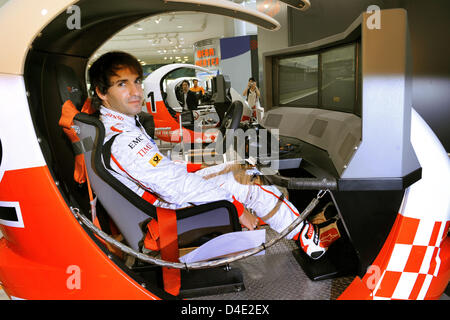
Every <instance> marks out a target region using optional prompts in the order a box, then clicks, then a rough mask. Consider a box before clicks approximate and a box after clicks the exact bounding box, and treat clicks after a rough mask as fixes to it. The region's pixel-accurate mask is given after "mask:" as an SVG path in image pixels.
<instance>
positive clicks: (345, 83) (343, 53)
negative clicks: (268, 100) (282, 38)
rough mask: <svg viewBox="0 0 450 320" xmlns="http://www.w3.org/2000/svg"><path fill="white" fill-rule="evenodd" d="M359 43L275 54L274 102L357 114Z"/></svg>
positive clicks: (282, 104)
mask: <svg viewBox="0 0 450 320" xmlns="http://www.w3.org/2000/svg"><path fill="white" fill-rule="evenodd" d="M359 54H360V48H359V43H351V44H346V45H343V46H339V47H333V48H327V49H324V50H321V51H318V52H317V51H316V52H314V53H310V54H301V55H295V56H288V57H279V58H278V62H277V63H275V65H274V66H275V68H276V70H274V73H275V74H277V75H278V83H277V86H275V90H277V91H278V92H276V93H275V94H274V97H275V100H278V101H274V103H275V104H277V105H279V106H287V107H309V108H319V109H328V110H334V111H342V112H348V113H353V114H356V115H358V116H361V101H360V92H361V85H360V84H361V81H360V79H361V74H360V68H359V65H358V62H359V61H360V59H359V58H358V57H359Z"/></svg>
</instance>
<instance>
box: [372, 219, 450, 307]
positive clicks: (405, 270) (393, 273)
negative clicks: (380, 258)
mask: <svg viewBox="0 0 450 320" xmlns="http://www.w3.org/2000/svg"><path fill="white" fill-rule="evenodd" d="M399 218H401V223H400V225H399V228H400V229H399V231H398V235H397V237H396V239H395V244H394V246H393V249H392V253H391V254H390V258H389V261H388V262H387V266H386V268H385V270H383V273H382V275H381V278H380V281H378V283H377V285H376V287H375V288H374V291H373V298H374V299H424V298H425V297H426V294H427V291H428V289H429V287H430V283H431V281H432V279H433V277H436V276H437V274H438V272H439V268H440V266H441V255H440V253H441V248H440V247H439V246H440V244H441V241H442V240H443V239H444V238H445V237H446V235H447V232H448V228H449V225H450V221H446V222H441V221H429V220H425V219H422V220H420V219H415V218H409V217H402V216H400V217H399Z"/></svg>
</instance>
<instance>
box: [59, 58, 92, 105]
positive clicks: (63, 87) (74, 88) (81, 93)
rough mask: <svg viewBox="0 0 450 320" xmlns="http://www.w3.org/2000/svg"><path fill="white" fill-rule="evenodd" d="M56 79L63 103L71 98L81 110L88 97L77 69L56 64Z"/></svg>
mask: <svg viewBox="0 0 450 320" xmlns="http://www.w3.org/2000/svg"><path fill="white" fill-rule="evenodd" d="M56 79H57V82H58V90H59V94H60V96H61V104H62V103H64V102H66V101H67V100H71V101H72V102H73V104H74V105H75V107H77V109H78V110H81V108H82V107H83V104H84V102H85V100H86V98H87V94H86V92H85V90H84V87H83V86H82V85H81V83H80V80H79V79H78V77H77V75H76V74H75V71H74V70H73V69H72V68H71V67H69V66H67V65H64V64H58V65H56Z"/></svg>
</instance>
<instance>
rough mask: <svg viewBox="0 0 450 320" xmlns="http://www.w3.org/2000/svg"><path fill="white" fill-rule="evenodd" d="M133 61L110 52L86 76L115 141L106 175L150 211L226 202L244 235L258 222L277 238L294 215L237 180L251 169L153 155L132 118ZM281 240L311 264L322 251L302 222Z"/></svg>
mask: <svg viewBox="0 0 450 320" xmlns="http://www.w3.org/2000/svg"><path fill="white" fill-rule="evenodd" d="M133 59H134V57H132V56H129V55H128V54H125V53H121V52H110V53H107V54H105V55H103V56H102V57H100V58H99V59H98V60H97V61H96V62H95V63H94V64H93V65H92V67H91V69H90V70H89V76H90V80H91V88H92V90H93V91H94V95H93V97H92V99H93V100H92V101H93V106H94V107H95V106H96V105H97V106H98V105H99V104H101V105H100V106H98V107H99V109H100V120H101V121H102V122H103V124H104V126H105V143H106V142H107V141H109V140H110V139H112V138H114V141H113V143H112V146H111V163H110V164H111V168H112V169H113V170H110V172H111V174H112V175H114V176H115V177H116V178H117V179H118V180H120V181H121V182H122V183H123V184H124V185H126V186H127V187H128V188H130V189H131V190H133V191H134V192H135V193H136V194H138V195H139V196H141V197H143V198H144V199H146V200H147V201H149V202H151V203H152V204H153V205H155V206H159V207H165V208H170V209H177V208H183V207H187V206H192V205H200V204H203V203H207V202H212V201H218V200H228V201H230V202H232V203H233V204H234V205H235V207H236V209H237V213H238V216H239V221H240V223H241V224H242V225H244V226H245V227H247V228H248V229H249V230H253V229H254V228H256V226H257V224H258V217H259V218H261V219H263V220H264V221H265V222H266V223H267V224H268V225H269V226H270V227H271V228H272V229H274V230H275V231H277V232H281V231H282V230H284V229H285V228H286V227H287V226H289V225H290V224H291V223H292V221H293V220H294V219H295V218H296V217H297V216H298V215H299V212H298V210H297V209H296V208H295V207H294V206H293V205H292V203H290V202H289V201H288V200H287V199H284V198H283V197H282V193H281V192H280V191H279V190H278V188H276V187H274V186H271V185H264V186H263V185H261V184H258V183H251V184H248V183H243V182H242V181H240V180H242V179H239V178H238V179H237V178H236V176H241V177H242V176H244V177H253V176H255V175H258V174H259V172H258V171H257V170H256V169H250V170H241V172H238V174H237V175H236V170H229V167H228V166H229V165H230V164H227V163H225V164H220V165H215V166H211V167H207V168H202V169H201V168H200V166H199V165H191V164H185V163H176V162H173V161H171V160H170V159H169V158H167V157H165V156H164V155H163V154H162V153H161V152H160V151H159V150H158V147H157V145H156V143H155V142H154V141H153V139H152V137H150V136H149V135H148V134H147V132H146V131H145V129H144V128H143V127H142V124H141V123H140V121H139V117H138V116H137V114H138V113H139V112H141V109H142V103H143V89H142V83H141V79H142V69H141V66H140V64H139V63H138V62H137V61H136V62H133ZM105 74H107V75H109V77H107V76H105ZM102 77H103V82H102ZM244 180H245V179H244ZM248 180H250V179H248ZM250 211H251V212H253V213H254V214H256V216H257V217H256V216H254V215H253V214H252V213H251V212H250ZM286 238H288V239H294V240H297V241H298V243H299V245H300V246H301V247H302V248H303V250H304V251H305V252H306V253H307V254H308V255H309V256H310V257H312V258H314V259H318V258H319V257H321V256H322V255H323V254H324V253H325V251H326V249H327V247H326V246H324V245H322V243H321V242H320V241H319V232H318V229H317V228H316V227H315V226H314V225H312V224H310V223H309V222H307V221H305V222H303V223H301V224H300V225H299V226H298V227H297V228H295V229H294V230H293V231H292V232H291V233H290V234H289V235H287V237H286Z"/></svg>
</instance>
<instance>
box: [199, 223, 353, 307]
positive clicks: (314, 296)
mask: <svg viewBox="0 0 450 320" xmlns="http://www.w3.org/2000/svg"><path fill="white" fill-rule="evenodd" d="M275 234H276V233H275V231H273V230H271V229H270V228H267V227H266V237H267V239H268V240H269V239H270V238H271V237H274V236H275ZM293 249H298V247H297V245H296V244H295V243H294V241H290V240H281V241H279V242H278V243H276V244H275V245H273V246H272V247H270V248H269V249H268V250H267V251H266V253H265V255H262V256H255V257H250V258H247V259H244V260H241V261H238V262H235V263H232V264H231V268H239V269H240V270H241V271H242V274H243V278H244V283H245V288H246V289H245V290H243V291H241V292H236V293H226V294H220V295H210V296H203V297H198V298H193V299H192V300H335V299H337V298H338V297H339V295H340V294H341V293H342V292H343V291H344V290H345V288H346V287H347V286H348V285H349V284H350V283H351V282H352V280H353V278H354V277H341V278H336V279H331V280H322V281H312V280H310V279H309V278H308V277H307V276H306V274H305V273H304V272H303V270H302V269H301V267H300V265H299V264H298V263H297V261H296V259H295V258H294V256H293V255H292V253H291V251H292V250H293Z"/></svg>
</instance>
